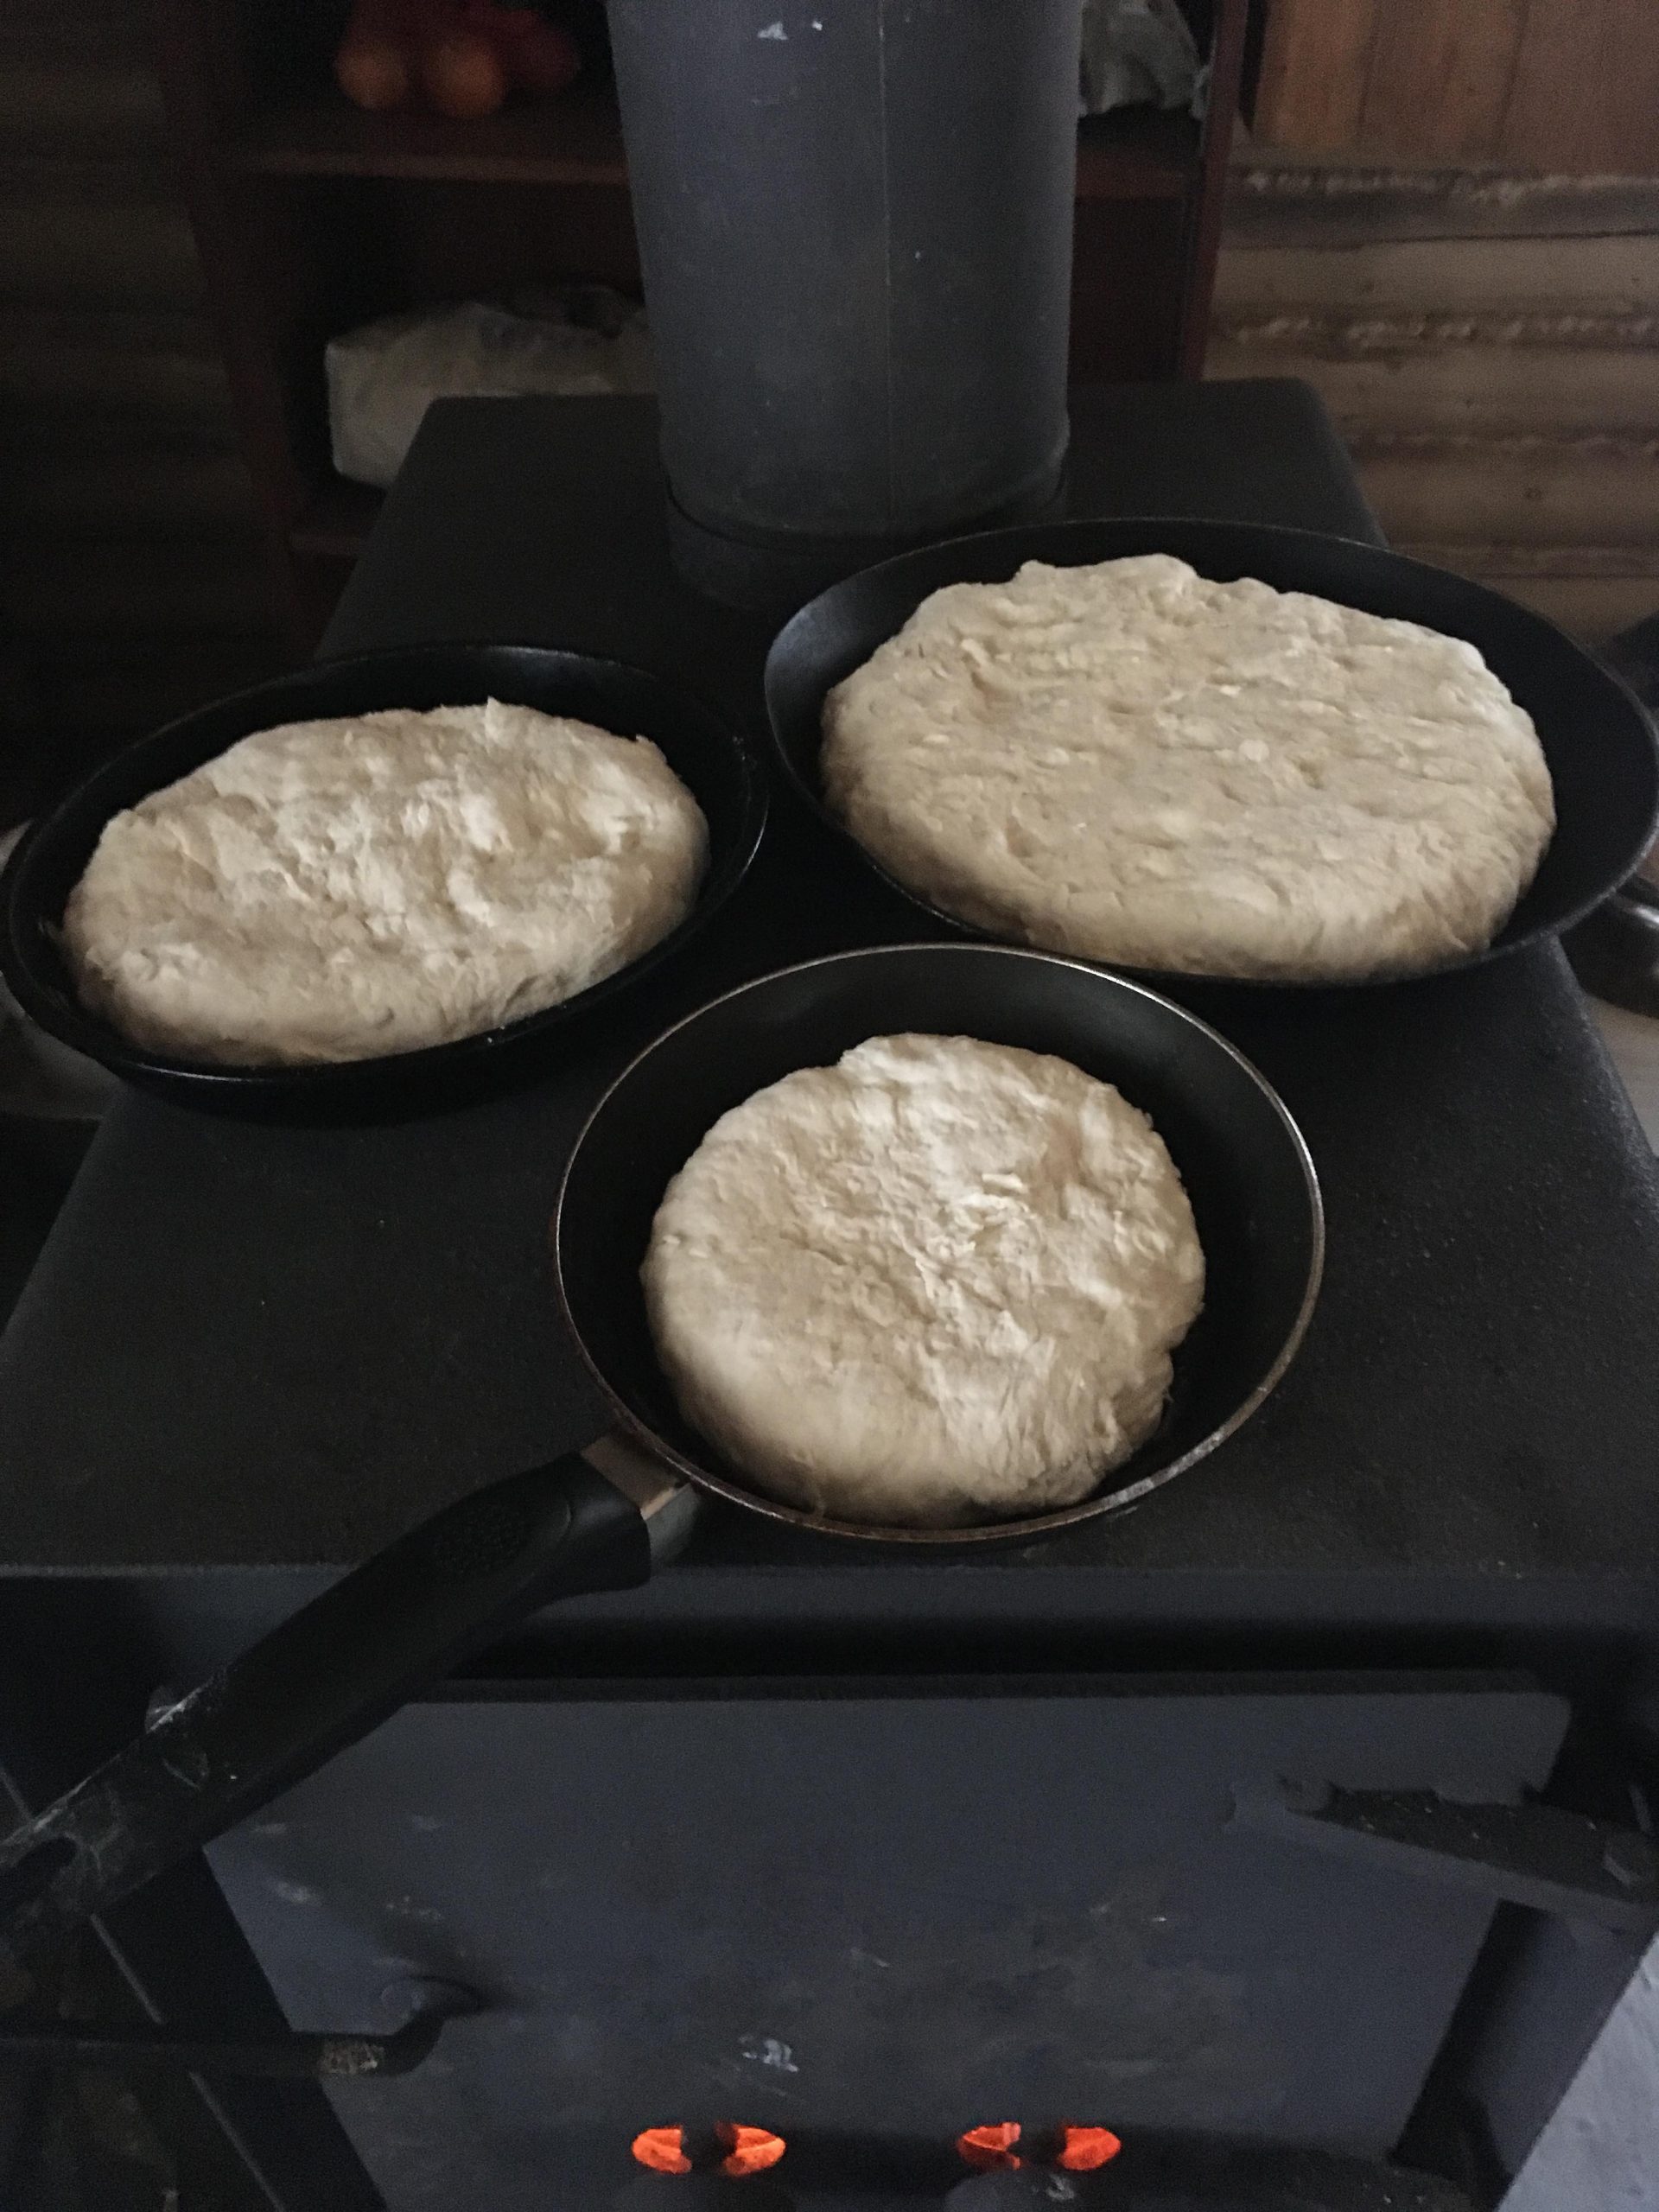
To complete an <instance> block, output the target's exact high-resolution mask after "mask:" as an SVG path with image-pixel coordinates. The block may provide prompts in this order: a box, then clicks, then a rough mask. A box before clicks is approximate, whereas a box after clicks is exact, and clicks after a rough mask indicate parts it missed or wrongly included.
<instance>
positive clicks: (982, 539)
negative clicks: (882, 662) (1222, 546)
mask: <svg viewBox="0 0 1659 2212" xmlns="http://www.w3.org/2000/svg"><path fill="white" fill-rule="evenodd" d="M1102 529H1112V530H1123V531H1137V530H1146V531H1163V530H1169V531H1176V530H1192V529H1199V530H1211V531H1230V532H1232V533H1234V534H1236V535H1237V536H1241V537H1244V536H1248V537H1258V538H1268V539H1272V540H1274V541H1276V542H1279V543H1283V544H1287V545H1336V546H1341V547H1343V548H1345V549H1346V550H1349V551H1351V552H1357V553H1359V554H1362V555H1370V556H1375V557H1376V559H1378V560H1381V561H1383V562H1386V563H1388V564H1389V566H1390V567H1391V568H1399V569H1409V570H1411V571H1412V572H1413V573H1414V574H1415V575H1420V576H1429V577H1433V578H1434V579H1435V580H1436V581H1437V582H1440V583H1449V584H1451V585H1452V586H1454V587H1455V588H1458V589H1459V590H1461V591H1464V592H1467V593H1471V594H1474V595H1475V596H1476V597H1478V598H1479V599H1482V600H1484V601H1490V602H1492V603H1494V604H1496V605H1497V606H1500V607H1507V608H1508V609H1510V611H1511V612H1512V613H1516V614H1518V615H1520V616H1522V618H1523V619H1524V620H1526V621H1527V622H1529V623H1530V624H1532V625H1534V626H1536V627H1537V628H1539V629H1541V630H1542V631H1544V632H1547V633H1548V636H1549V637H1550V638H1551V639H1552V640H1553V641H1554V643H1555V644H1556V645H1560V646H1562V647H1564V648H1565V649H1566V650H1567V652H1569V653H1571V654H1572V655H1573V657H1574V658H1576V659H1578V660H1580V661H1583V662H1586V663H1587V664H1589V665H1590V667H1591V668H1592V670H1593V671H1594V672H1595V673H1596V674H1597V675H1598V676H1599V677H1601V678H1603V679H1604V680H1605V682H1606V683H1608V684H1609V685H1611V688H1612V690H1614V691H1615V692H1616V693H1617V694H1618V696H1619V697H1620V699H1621V701H1622V703H1623V704H1624V706H1625V707H1626V708H1627V709H1629V710H1630V713H1631V714H1632V715H1634V717H1635V719H1636V722H1637V727H1638V728H1641V729H1642V730H1643V731H1644V732H1645V734H1646V736H1647V748H1646V750H1647V756H1648V761H1649V770H1650V775H1649V785H1650V791H1649V804H1648V808H1647V811H1646V816H1645V818H1644V821H1643V827H1642V830H1641V835H1640V837H1639V840H1638V841H1637V843H1636V845H1635V848H1634V851H1633V853H1632V855H1631V857H1630V863H1629V866H1628V867H1627V868H1625V870H1624V874H1623V875H1621V876H1620V878H1619V879H1618V882H1616V883H1613V884H1610V885H1607V886H1605V887H1604V888H1603V889H1601V890H1599V891H1596V892H1593V893H1590V894H1588V895H1587V896H1586V897H1583V898H1581V899H1576V900H1574V901H1573V904H1572V905H1571V906H1568V907H1567V908H1566V909H1565V910H1564V911H1563V912H1562V913H1561V914H1560V916H1558V917H1557V918H1554V919H1553V920H1549V921H1542V922H1538V923H1535V924H1534V925H1531V926H1530V927H1529V928H1528V929H1526V930H1525V931H1522V934H1521V935H1520V936H1518V937H1514V938H1505V936H1504V931H1505V930H1507V929H1508V928H1509V926H1510V923H1509V920H1507V919H1506V920H1505V922H1504V924H1503V929H1500V930H1498V931H1496V932H1495V933H1494V935H1493V937H1492V938H1491V942H1490V943H1488V944H1484V945H1482V946H1481V947H1480V948H1479V949H1478V950H1476V951H1473V952H1466V953H1459V954H1456V955H1454V956H1452V957H1451V958H1450V959H1447V960H1442V961H1438V962H1436V963H1435V964H1434V965H1433V967H1430V968H1416V969H1411V970H1410V971H1409V972H1408V973H1407V974H1404V975H1376V976H1341V977H1336V978H1327V979H1324V980H1320V981H1315V982H1296V981H1294V980H1286V979H1283V978H1274V977H1271V976H1217V975H1211V974H1206V973H1202V972H1200V971H1198V970H1197V969H1185V968H1134V969H1127V970H1125V969H1121V968H1118V967H1117V966H1116V963H1110V964H1112V965H1113V967H1114V970H1115V972H1118V973H1128V974H1129V975H1131V976H1147V977H1149V978H1151V979H1152V980H1153V981H1154V982H1170V983H1202V984H1213V985H1215V986H1217V987H1218V988H1224V989H1228V990H1247V991H1252V992H1255V991H1286V992H1291V993H1294V994H1296V995H1303V994H1306V993H1309V992H1314V991H1356V990H1358V991H1365V990H1386V989H1389V988H1393V987H1397V986H1399V985H1402V984H1412V983H1427V982H1436V981H1438V980H1440V979H1441V978H1443V977H1445V976H1460V975H1463V974H1464V973H1465V972H1466V971H1467V970H1469V969H1476V968H1482V967H1485V966H1486V965H1488V964H1489V963H1491V962H1492V961H1494V960H1501V959H1503V958H1504V957H1507V956H1508V955H1509V954H1510V953H1512V952H1524V951H1527V950H1529V949H1531V948H1532V947H1534V946H1535V945H1540V944H1549V943H1550V942H1551V941H1552V940H1554V941H1556V942H1559V941H1560V938H1561V937H1562V936H1563V935H1564V933H1565V932H1566V931H1568V930H1570V929H1573V928H1576V927H1577V925H1579V924H1580V922H1582V921H1584V920H1586V918H1588V917H1589V916H1590V915H1591V914H1592V913H1593V912H1595V911H1596V909H1597V908H1598V907H1599V906H1601V904H1602V903H1603V901H1604V900H1605V899H1609V898H1611V896H1612V894H1613V893H1614V892H1615V891H1617V890H1618V886H1619V883H1622V882H1624V881H1626V880H1628V879H1629V877H1630V874H1632V873H1633V872H1634V871H1635V869H1636V868H1637V865H1638V864H1639V863H1640V861H1641V859H1642V856H1643V854H1644V853H1645V852H1646V851H1647V850H1648V849H1649V846H1651V845H1652V844H1653V843H1654V842H1655V840H1656V837H1659V714H1656V713H1655V712H1653V711H1652V710H1651V709H1649V707H1648V706H1647V705H1646V703H1645V702H1643V700H1642V699H1640V698H1639V697H1638V696H1637V693H1636V691H1635V690H1634V689H1633V688H1632V687H1631V686H1630V684H1629V683H1626V681H1625V680H1624V677H1622V676H1621V675H1620V674H1619V672H1618V670H1617V669H1615V668H1612V667H1610V666H1609V664H1607V663H1606V662H1605V660H1603V659H1602V658H1600V656H1599V654H1597V653H1595V652H1592V650H1591V649H1590V647H1589V646H1587V645H1583V644H1581V643H1580V641H1579V639H1576V638H1574V637H1573V635H1572V634H1571V633H1570V632H1568V631H1567V630H1566V629H1564V628H1563V627H1562V626H1561V625H1560V623H1559V622H1557V621H1555V620H1554V619H1553V618H1552V617H1551V616H1549V615H1548V614H1544V613H1540V612H1539V611H1538V610H1537V609H1536V608H1535V607H1528V606H1526V605H1525V604H1524V603H1523V602H1522V601H1520V600H1518V599H1516V598H1514V597H1512V596H1511V595H1510V594H1509V593H1508V592H1503V591H1498V590H1496V589H1495V588H1493V587H1492V586H1491V584H1487V583H1482V582H1478V580H1477V579H1476V578H1474V577H1472V576H1465V575H1461V574H1460V573H1459V571H1458V570H1457V569H1447V568H1443V567H1441V566H1440V563H1438V562H1433V561H1423V560H1420V559H1419V558H1418V557H1417V556H1416V555H1415V554H1413V553H1402V552H1401V551H1400V550H1398V549H1397V548H1396V547H1395V546H1393V545H1390V544H1389V543H1386V542H1379V541H1378V540H1377V539H1376V538H1371V537H1352V536H1351V535H1349V534H1348V533H1347V532H1345V531H1327V530H1308V529H1306V528H1304V527H1303V526H1302V525H1300V524H1296V523H1279V522H1261V523H1258V522H1249V521H1246V520H1244V519H1243V518H1242V517H1239V516H1236V515H1172V514H1161V515H1160V514H1157V513H1141V514H1128V515H1066V516H1061V517H1058V518H1055V519H1054V520H1052V521H1050V522H1037V523H1016V524H1003V525H1001V527H999V528H996V529H993V530H979V531H969V532H966V533H965V534H963V535H962V536H960V537H944V538H940V539H938V540H937V541H935V543H932V544H930V545H923V546H912V547H911V548H909V549H907V550H906V551H904V552H901V553H895V554H893V555H891V556H889V557H888V558H887V560H885V561H880V562H877V563H874V564H873V565H872V566H871V567H869V568H868V569H857V570H855V572H854V574H853V575H849V576H842V577H840V578H838V579H837V580H836V582H834V583H832V584H827V585H826V586H825V587H824V588H823V591H821V592H817V593H815V594H814V595H813V597H812V598H810V600H808V601H806V602H805V604H804V606H801V607H797V608H796V610H795V612H794V613H792V614H791V616H790V618H789V620H787V621H786V622H785V624H784V625H783V626H782V627H781V628H780V629H779V632H778V633H777V635H776V636H775V637H774V638H773V639H772V643H771V645H769V646H768V647H767V649H766V664H765V667H764V669H763V671H762V691H763V695H764V700H765V706H766V728H767V733H768V734H769V735H770V737H771V740H772V755H773V758H774V759H775V760H776V761H777V763H778V766H779V768H780V769H781V770H782V772H783V774H784V776H785V780H786V781H787V782H788V783H789V785H790V786H791V789H792V790H793V791H795V792H796V793H797V794H798V797H799V798H802V799H803V800H804V802H805V804H807V805H808V806H809V807H810V809H811V810H812V812H813V814H814V816H815V817H817V820H818V821H819V822H820V823H823V826H824V827H825V828H826V829H829V832H830V834H831V835H832V836H835V837H836V838H838V839H839V840H841V841H842V843H843V844H844V845H845V846H846V847H847V849H849V851H851V852H852V853H854V854H855V855H856V856H857V858H858V859H859V861H861V863H862V865H863V866H864V867H865V868H868V869H869V870H870V871H871V872H872V873H873V874H874V875H875V876H876V877H877V878H878V879H879V880H880V881H881V882H883V883H885V884H886V885H887V887H888V888H889V889H890V890H892V891H893V892H894V893H896V894H897V895H898V896H899V898H901V899H904V900H905V901H906V904H907V905H909V906H912V907H914V908H915V909H916V910H917V911H918V912H920V913H925V914H927V915H930V916H931V918H933V919H934V920H935V921H938V922H940V923H943V924H944V925H945V927H947V928H949V929H952V930H958V931H963V932H964V933H965V935H966V936H967V938H968V939H969V942H973V943H982V944H996V945H1001V944H1007V945H1010V946H1017V945H1018V943H1019V940H1018V939H1011V938H1002V937H999V936H997V935H995V933H994V932H992V931H987V930H982V929H981V927H980V925H978V924H976V923H974V922H970V921H966V920H964V919H963V918H962V917H961V916H960V915H957V914H953V913H951V912H950V911H949V909H948V908H946V907H944V906H935V905H934V904H933V903H932V902H931V900H930V899H927V898H925V896H924V895H923V894H922V893H920V892H918V891H915V890H912V888H911V887H910V886H909V885H907V884H906V883H904V882H901V881H900V880H899V878H898V877H897V876H896V875H893V874H891V873H890V872H889V871H888V870H887V868H885V867H884V866H883V865H882V863H881V862H880V861H879V860H878V859H877V858H876V857H875V855H874V854H872V853H871V852H870V851H869V849H868V847H866V846H865V845H864V844H862V843H861V842H860V840H859V839H858V838H857V837H856V836H855V835H854V833H853V831H852V830H851V829H849V827H848V826H847V824H846V823H843V822H842V821H840V820H839V819H838V817H836V814H835V813H834V811H833V810H831V808H830V806H829V802H828V800H827V799H826V798H824V796H823V791H822V789H821V788H820V787H819V785H818V784H817V779H810V778H808V777H807V776H805V775H804V774H803V773H802V772H801V771H800V770H799V769H798V767H797V766H796V765H795V761H794V760H793V758H792V756H791V753H790V750H789V748H788V747H787V746H786V745H785V742H784V740H783V736H782V734H781V732H780V730H779V716H778V713H777V710H776V708H775V707H774V704H773V700H772V670H773V665H774V663H775V661H776V660H777V658H779V652H780V649H781V647H782V646H783V644H784V640H785V639H786V638H787V637H789V636H790V634H791V632H793V631H795V630H796V629H797V628H798V626H801V625H802V624H804V620H805V618H806V617H807V616H808V615H810V614H811V613H813V611H814V610H815V609H816V608H818V607H822V605H823V602H824V601H827V600H829V599H831V598H833V597H835V596H836V595H837V594H842V593H847V592H851V591H852V590H853V589H855V588H856V587H859V586H863V585H868V584H869V583H871V582H874V581H875V580H876V579H879V578H882V577H885V576H887V575H890V574H892V573H893V571H895V570H897V569H901V568H903V567H905V566H906V564H908V563H912V562H916V561H919V560H921V559H924V558H925V557H926V556H929V555H937V554H943V553H946V552H949V551H952V550H960V551H963V552H966V551H967V550H969V549H970V548H977V547H982V546H986V545H989V544H993V543H996V542H997V541H999V540H1001V539H1004V538H1008V537H1014V536H1016V535H1020V536H1024V535H1027V534H1031V533H1035V532H1039V531H1040V532H1043V533H1045V534H1046V533H1048V532H1051V531H1052V532H1060V531H1077V532H1078V533H1082V532H1084V531H1090V530H1102ZM1028 557H1031V558H1033V559H1035V558H1039V557H1040V556H1035V555H1033V556H1028ZM1107 557H1111V556H1107ZM956 581H957V582H971V581H974V580H973V579H971V578H960V577H959V578H957V579H956ZM948 582H950V580H949V579H947V580H946V583H944V584H940V585H936V586H935V587H934V589H936V590H942V589H944V588H946V587H947V584H948ZM920 603H921V602H920V601H918V606H919V605H920ZM1344 603H1345V602H1343V601H1335V602H1333V604H1337V605H1342V604H1344ZM913 611H914V610H912V612H913ZM1390 619H1394V620H1414V619H1415V618H1414V617H1411V616H1404V617H1394V618H1390ZM1421 626H1422V627H1424V628H1429V627H1432V625H1429V624H1423V625H1421ZM1441 634H1442V635H1450V634H1452V633H1451V632H1441ZM897 635H898V632H897V631H896V630H895V631H893V632H889V633H888V637H889V638H891V637H896V636H897ZM880 642H881V643H882V644H886V643H887V642H888V639H882V640H881V641H880ZM826 696H827V692H826ZM1530 888H1531V886H1530V883H1529V884H1528V885H1527V887H1525V888H1523V890H1522V893H1521V894H1520V896H1521V898H1524V897H1525V896H1526V894H1527V891H1528V890H1529V889H1530ZM1516 904H1517V905H1518V904H1519V899H1517V901H1516ZM1510 918H1511V919H1512V918H1513V916H1512V915H1511V917H1510ZM1030 949H1031V950H1033V951H1041V950H1044V949H1045V948H1044V947H1042V946H1040V945H1033V946H1032V947H1031V948H1030ZM1055 957H1057V958H1060V959H1068V958H1078V957H1085V956H1080V955H1077V954H1071V953H1067V952H1065V951H1064V950H1062V951H1059V952H1058V953H1057V954H1056V956H1055Z"/></svg>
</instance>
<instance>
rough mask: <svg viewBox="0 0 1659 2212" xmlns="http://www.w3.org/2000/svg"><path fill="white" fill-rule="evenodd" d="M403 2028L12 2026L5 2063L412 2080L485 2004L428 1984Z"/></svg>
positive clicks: (288, 2078)
mask: <svg viewBox="0 0 1659 2212" xmlns="http://www.w3.org/2000/svg"><path fill="white" fill-rule="evenodd" d="M423 1990H424V1991H427V1992H429V1995H425V1996H423V2000H422V2002H421V2003H420V2005H418V2006H417V2008H416V2011H415V2012H414V2013H412V2014H411V2016H410V2018H408V2019H407V2020H405V2021H404V2024H403V2026H402V2027H401V2028H394V2029H393V2030H392V2031H391V2033H390V2034H386V2035H373V2034H370V2035H358V2034H347V2035H332V2034H327V2033H323V2034H293V2035H286V2036H257V2037H242V2036H218V2035H215V2036H204V2037H193V2036H190V2035H188V2034H185V2033H182V2032H181V2031H180V2030H179V2029H177V2028H175V2027H168V2026H161V2027H157V2026H155V2025H153V2024H150V2023H149V2022H142V2023H139V2024H135V2025H132V2026H122V2027H118V2028H107V2029H100V2028H96V2027H86V2026H82V2025H79V2024H75V2023H73V2022H67V2021H60V2020H41V2021H29V2020H20V2019H17V2018H12V2019H10V2020H8V2021H7V2023H6V2024H5V2026H4V2027H3V2028H0V2057H6V2056H13V2055H14V2054H15V2055H17V2056H23V2055H25V2054H27V2055H29V2056H34V2057H41V2058H55V2059H67V2060H74V2061H79V2062H83V2063H86V2064H89V2065H97V2064H99V2063H111V2064H114V2065H117V2066H126V2065H152V2066H153V2065H160V2066H181V2067H183V2068H184V2069H186V2071H187V2072H188V2073H191V2074H235V2075H242V2076H244V2077H248V2076H254V2077H257V2078H258V2079H260V2080H262V2081H268V2082H340V2081H353V2082H361V2081H365V2080H367V2079H370V2078H371V2077H372V2076H375V2075H379V2076H381V2077H390V2076H391V2075H397V2074H410V2073H413V2071H414V2069H416V2067H417V2066H418V2065H419V2064H420V2063H421V2062H422V2060H423V2058H426V2057H428V2056H429V2055H430V2053H431V2051H432V2050H433V2047H434V2046H435V2044H436V2043H437V2040H438V2037H440V2036H441V2035H442V2032H443V2030H444V2026H445V2024H446V2023H447V2022H448V2021H450V2020H454V2019H460V2018H463V2017H464V2016H466V2015H467V2014H469V2013H473V2012H481V2011H482V2010H483V2005H484V2000H483V1999H482V1998H481V1997H480V1996H479V1994H478V1993H477V1992H476V1991H475V1990H472V1989H467V1988H464V1987H462V1986H461V1985H460V1984H459V1983H450V1982H429V1983H425V1984H423Z"/></svg>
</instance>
